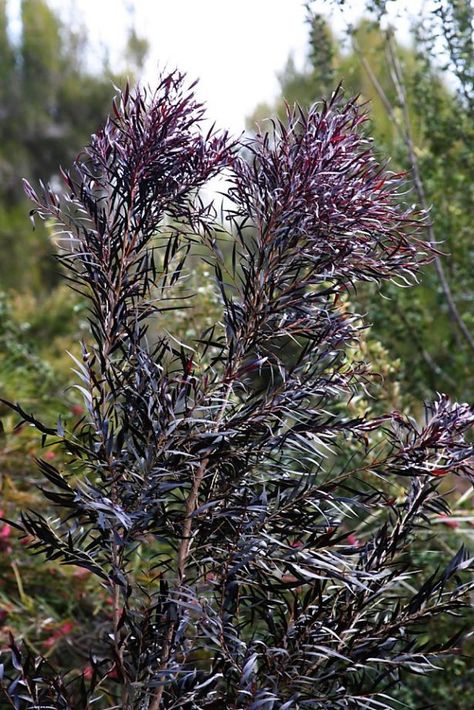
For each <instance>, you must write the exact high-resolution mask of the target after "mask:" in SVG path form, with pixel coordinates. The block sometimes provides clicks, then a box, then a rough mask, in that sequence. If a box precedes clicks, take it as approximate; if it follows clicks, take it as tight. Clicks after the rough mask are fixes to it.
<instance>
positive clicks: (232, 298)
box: [1, 73, 474, 710]
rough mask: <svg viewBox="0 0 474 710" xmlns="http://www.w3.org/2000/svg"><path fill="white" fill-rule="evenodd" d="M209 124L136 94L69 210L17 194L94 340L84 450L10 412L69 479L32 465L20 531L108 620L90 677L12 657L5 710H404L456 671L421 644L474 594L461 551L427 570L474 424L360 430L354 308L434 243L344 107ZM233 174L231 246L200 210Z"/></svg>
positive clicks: (179, 95) (400, 422)
mask: <svg viewBox="0 0 474 710" xmlns="http://www.w3.org/2000/svg"><path fill="white" fill-rule="evenodd" d="M202 118H203V109H202V106H201V105H200V104H199V103H197V102H196V101H195V99H194V96H193V93H192V90H191V89H187V88H186V84H185V81H184V78H183V77H182V76H181V75H180V74H178V73H173V74H170V75H166V76H163V77H162V78H161V80H160V83H159V86H158V89H157V90H156V91H155V92H154V93H151V94H150V93H149V92H147V91H144V90H137V91H136V92H135V93H130V92H129V90H128V89H127V90H125V92H124V93H123V94H122V95H120V96H119V99H118V101H117V102H116V103H115V104H114V107H113V114H112V116H111V117H110V118H109V119H108V121H107V122H106V124H105V127H104V128H103V130H102V131H100V132H99V133H98V134H97V135H94V136H93V137H92V140H91V143H90V145H89V146H88V147H87V148H86V149H85V151H84V152H83V154H82V155H81V156H80V157H79V158H78V160H77V162H76V163H75V165H74V168H73V170H72V171H71V172H70V173H64V174H63V177H64V182H65V189H64V193H62V194H58V193H55V192H53V191H52V190H51V189H49V188H48V187H46V188H44V189H42V190H41V192H39V193H38V192H36V191H35V190H34V189H33V187H31V186H30V185H28V184H27V185H26V190H27V193H28V194H29V196H30V197H31V199H32V200H33V201H34V202H35V203H36V213H37V214H38V215H39V216H40V217H41V218H43V219H46V218H47V219H52V220H53V222H54V223H55V224H56V225H57V226H58V230H59V231H58V240H59V241H60V244H61V247H62V248H61V251H60V253H59V259H60V261H61V262H62V264H63V266H64V268H65V269H66V270H67V272H68V273H69V279H70V281H71V283H72V286H73V288H74V289H76V290H78V291H79V292H80V293H81V294H82V296H83V297H84V298H86V299H88V302H89V313H90V315H89V323H90V336H89V337H88V338H87V339H86V341H85V342H83V344H82V357H81V358H77V359H76V367H77V370H76V372H77V377H78V384H77V388H78V390H79V391H80V392H81V393H82V395H83V398H84V407H85V409H86V413H85V416H84V417H83V418H82V419H81V420H80V421H79V423H78V424H77V425H76V426H75V427H74V428H72V430H68V429H66V427H65V425H64V424H63V422H62V421H61V420H59V421H58V423H57V424H56V425H55V426H52V425H51V424H48V423H43V422H41V421H40V420H39V419H38V418H37V417H36V416H34V415H33V414H29V413H28V412H27V411H25V409H24V408H23V407H22V406H21V405H20V404H11V405H10V406H11V407H13V409H14V410H15V411H16V412H17V413H18V414H19V415H20V417H21V419H22V421H23V422H28V423H29V424H32V425H34V426H35V427H36V428H37V429H38V430H39V432H41V434H42V435H43V440H44V441H46V440H47V441H48V442H51V441H55V442H56V447H57V448H59V447H62V449H63V450H64V452H65V454H67V455H68V457H69V463H68V464H67V465H64V466H60V467H59V466H55V465H54V463H53V462H52V461H50V460H47V459H46V458H43V459H41V460H39V462H38V466H39V470H40V473H41V475H42V476H43V477H44V479H45V483H44V486H43V487H42V489H41V490H42V493H43V495H44V496H45V498H46V499H47V500H48V501H50V502H51V503H52V504H53V505H54V506H56V508H57V512H56V514H54V515H53V514H52V515H50V516H47V515H45V514H42V513H39V512H35V511H32V510H29V511H24V512H23V513H22V514H21V518H20V520H19V521H18V522H14V521H13V522H12V521H9V524H10V525H14V526H15V527H16V528H17V529H19V530H20V531H21V533H22V535H24V536H25V540H26V542H27V544H28V546H29V548H30V549H31V551H32V552H33V553H35V554H39V553H41V554H43V555H44V556H45V557H46V558H47V559H49V560H59V561H60V562H61V564H64V565H74V566H76V567H78V568H82V569H84V570H87V571H88V572H89V573H90V574H91V576H92V578H93V579H95V580H96V584H97V586H99V587H100V586H101V587H103V589H104V590H106V591H107V593H108V594H109V595H110V600H111V607H112V614H111V616H112V618H111V619H110V621H108V622H106V623H105V624H103V625H102V626H101V627H100V628H99V629H97V635H96V638H95V639H94V642H93V643H92V644H91V648H90V658H89V661H88V663H87V664H86V665H85V667H84V668H83V670H82V673H79V674H77V673H76V674H74V673H66V674H64V673H59V672H58V671H57V670H56V669H55V667H54V664H53V663H52V662H50V661H49V660H48V661H47V660H45V659H44V658H41V657H40V656H37V655H35V653H34V652H32V651H31V650H30V649H28V648H23V647H21V643H20V641H18V642H15V641H13V640H12V644H11V653H10V660H11V663H10V665H8V664H7V666H6V669H5V671H4V677H3V681H2V686H1V687H2V690H3V694H4V696H5V698H6V699H8V701H9V702H10V704H11V705H12V706H14V707H17V708H33V707H34V708H36V707H42V708H44V707H54V708H85V707H89V705H91V706H92V704H93V705H94V707H110V708H112V707H114V708H115V707H120V708H148V709H149V710H157V708H224V707H225V708H248V709H249V710H250V709H251V710H257V708H261V709H264V710H270V709H271V708H275V710H276V708H280V709H282V710H283V708H285V709H289V708H355V707H365V708H380V707H391V700H390V688H391V687H393V685H394V684H397V683H399V681H400V678H401V677H402V676H403V673H404V672H414V673H425V672H427V671H429V670H430V669H431V668H432V667H433V666H434V661H435V660H436V659H437V658H439V657H440V656H442V655H443V654H445V653H446V652H447V651H449V650H451V649H453V647H454V646H455V644H456V640H455V639H450V638H446V639H444V640H443V639H432V640H423V641H419V638H420V632H421V631H422V630H423V629H426V628H427V625H428V624H429V622H430V621H431V620H432V619H433V618H434V617H436V616H438V615H442V614H444V615H450V614H451V615H456V614H459V613H460V612H461V611H462V609H463V607H464V606H465V605H466V603H467V595H468V592H469V589H470V588H471V587H470V586H469V583H468V582H466V581H464V580H463V577H462V573H463V570H464V569H465V568H466V567H467V566H468V559H467V555H466V552H465V550H464V549H462V548H461V549H460V550H459V552H458V553H457V554H456V555H455V556H454V558H453V559H450V560H448V561H446V560H444V565H443V566H440V567H439V569H438V570H437V571H436V573H435V574H431V575H429V576H428V577H427V578H424V579H422V578H421V579H420V573H419V570H418V569H417V568H416V567H414V565H413V564H412V563H411V561H410V547H411V543H412V540H413V538H414V536H415V535H420V534H425V533H424V532H423V531H424V530H425V529H426V528H428V529H429V527H430V525H431V522H432V521H433V520H435V519H437V516H439V515H444V516H448V515H449V511H448V509H447V504H446V502H445V501H444V499H443V497H442V495H441V494H440V492H439V485H440V482H441V481H443V480H444V477H445V476H446V475H448V474H456V475H458V476H461V477H464V478H468V477H469V475H470V474H472V469H471V468H470V466H471V461H472V453H473V452H472V447H470V446H469V445H468V444H467V443H466V442H465V440H464V434H465V432H466V431H467V430H468V428H469V427H470V426H471V425H472V421H473V416H474V412H473V411H472V409H471V408H470V407H468V405H465V404H452V403H450V402H449V401H448V400H447V398H446V397H444V396H442V395H440V396H438V398H437V400H436V401H435V403H434V404H432V405H430V406H427V408H426V418H425V421H424V422H422V423H420V422H416V421H414V420H412V419H409V418H406V417H404V416H403V415H402V414H401V413H400V412H392V413H391V414H387V415H382V416H378V417H374V418H370V417H369V416H368V415H366V416H360V417H358V418H350V417H348V415H347V411H348V406H347V405H348V403H349V402H350V400H351V399H353V398H354V397H357V396H358V395H359V394H361V393H363V394H364V395H366V393H367V391H368V390H369V389H370V381H371V377H372V373H371V371H370V367H369V366H368V365H367V364H365V363H364V362H362V361H358V359H357V344H358V338H359V334H360V332H361V329H362V327H363V326H362V325H361V319H360V317H359V316H356V315H354V314H352V313H351V312H350V309H348V307H347V302H346V295H347V294H348V293H350V292H351V290H352V289H353V288H355V286H356V284H357V283H360V282H376V283H378V282H381V281H383V280H395V281H398V282H401V283H403V284H406V283H410V282H411V281H412V280H413V279H415V277H416V274H417V273H418V271H419V269H420V267H421V265H422V264H424V263H425V262H427V261H429V259H430V249H429V247H428V246H427V245H426V244H424V243H422V242H420V241H419V240H418V236H417V235H418V230H419V227H420V220H422V216H420V215H419V214H417V213H416V212H414V211H413V210H411V209H405V208H403V207H402V206H401V205H402V196H401V191H402V190H403V189H404V187H405V186H404V183H403V178H402V177H400V176H397V175H393V174H391V173H390V172H389V171H388V170H387V169H386V167H384V166H383V165H380V164H379V162H378V161H377V159H376V157H375V155H374V154H373V151H372V148H371V144H370V140H369V139H368V138H367V137H366V136H365V134H364V129H363V124H364V122H365V120H366V116H365V114H364V112H363V110H362V109H361V108H360V107H359V106H358V104H357V102H356V101H349V102H344V101H343V99H342V96H341V92H340V90H337V91H336V92H335V93H334V95H333V96H332V98H331V100H330V101H329V102H328V103H322V104H321V105H319V106H315V107H313V108H312V109H311V110H310V111H309V113H308V114H307V115H304V114H303V113H302V112H301V111H299V110H298V109H295V110H290V111H289V112H288V120H287V123H286V124H285V125H284V124H282V123H276V124H275V125H274V126H273V130H272V132H271V133H270V134H265V135H258V136H257V137H256V138H255V139H251V140H248V141H243V143H241V144H239V143H235V142H232V141H231V140H230V139H229V138H228V136H227V135H226V134H225V133H217V132H215V131H214V129H210V130H209V131H207V132H205V131H204V130H203V128H202V123H201V122H202ZM219 174H222V175H223V176H224V177H225V179H226V180H227V187H228V189H227V198H226V200H225V201H224V203H223V205H222V206H221V210H220V213H221V214H222V215H223V218H222V219H220V220H219V219H218V215H219V210H218V209H217V207H215V206H213V203H212V201H211V202H206V201H205V200H204V198H203V197H202V193H200V192H199V191H200V188H201V187H202V186H204V185H205V184H206V183H207V181H208V180H209V179H211V178H214V177H215V176H217V175H219ZM191 258H194V259H203V260H204V261H205V262H207V264H208V265H209V269H210V270H211V271H212V273H213V275H214V283H215V288H216V290H217V294H218V296H219V299H220V310H221V320H219V321H218V322H216V323H215V324H213V325H212V326H211V327H207V328H206V329H205V331H204V332H203V333H202V334H200V336H199V337H197V338H196V339H195V340H194V341H192V342H187V343H182V342H180V341H178V340H176V338H174V337H173V335H172V334H168V333H167V332H164V331H163V330H160V327H159V324H160V318H161V317H162V314H163V313H164V312H165V311H167V310H169V309H178V308H180V307H186V306H187V304H188V301H189V300H190V296H191V295H192V294H188V293H186V288H185V287H183V284H184V285H185V283H186V274H187V264H188V260H189V259H191ZM206 288H207V284H206ZM191 300H192V299H191ZM167 322H168V323H169V318H168V320H167ZM156 324H158V326H157V325H156ZM152 333H153V336H152ZM444 519H446V518H444ZM71 631H72V627H71V628H70V627H68V631H67V632H68V633H70V632H71Z"/></svg>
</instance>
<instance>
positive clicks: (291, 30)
mask: <svg viewBox="0 0 474 710" xmlns="http://www.w3.org/2000/svg"><path fill="white" fill-rule="evenodd" d="M426 1H427V0H393V1H392V3H391V6H392V10H393V13H396V12H397V10H400V9H402V8H404V7H405V6H406V5H409V6H410V7H412V8H413V7H414V6H416V5H420V3H423V2H426ZM19 2H20V0H9V7H10V13H11V16H13V17H14V16H15V15H16V16H18V12H17V10H16V11H15V8H18V5H19ZM49 2H50V3H51V5H52V6H53V7H55V8H57V9H59V11H60V13H61V14H62V16H63V17H64V19H65V21H66V22H74V19H73V18H74V17H76V18H77V19H76V21H80V22H82V23H83V24H85V25H86V27H87V31H88V35H89V37H90V39H91V41H92V42H93V44H94V45H96V46H97V45H99V44H102V45H103V46H106V47H108V48H109V50H110V56H111V60H112V63H113V62H114V61H120V56H119V54H118V52H119V49H120V47H123V46H124V41H125V31H126V27H127V24H128V25H129V24H130V14H128V13H127V6H128V7H133V15H134V23H135V28H136V30H137V33H138V34H139V36H143V37H146V38H147V39H148V40H149V42H150V56H149V60H148V63H147V67H146V71H145V80H146V81H148V82H149V83H150V84H151V85H153V83H154V77H155V76H156V74H157V72H158V67H161V68H163V67H166V66H167V67H168V68H169V69H171V68H178V69H180V70H183V71H185V72H186V73H187V74H188V76H189V78H190V79H192V80H194V79H196V78H199V80H200V81H199V86H198V88H197V94H198V97H199V99H200V100H202V101H204V102H205V103H206V104H207V107H208V115H209V117H210V118H211V119H212V120H215V121H216V123H217V124H218V125H219V126H220V127H222V128H228V129H230V130H231V131H232V132H234V133H240V132H241V131H242V130H243V129H244V127H245V118H246V116H248V115H249V114H251V113H252V111H253V109H254V108H255V107H256V105H257V104H258V103H260V102H263V101H265V102H267V103H271V101H272V99H274V98H275V97H276V96H277V95H278V93H279V84H278V80H277V74H278V73H279V72H280V71H281V70H282V69H283V67H284V66H285V64H286V61H287V59H288V56H289V54H290V53H292V54H293V56H294V58H295V61H296V64H297V65H298V66H301V65H302V64H303V62H304V59H305V56H306V48H307V37H308V27H307V25H306V24H305V9H304V2H303V0H49ZM363 4H364V2H363V0H352V2H351V5H352V6H353V9H352V10H347V9H346V10H345V11H344V15H341V13H339V12H337V11H335V13H334V14H333V16H332V20H331V24H332V26H334V27H336V29H342V27H343V25H344V24H345V23H347V22H348V21H354V20H355V19H356V18H357V16H358V14H359V12H360V8H361V6H363ZM315 6H316V8H317V9H318V10H319V11H324V12H325V13H328V12H329V11H330V3H328V2H327V1H326V2H325V0H318V2H316V3H315ZM71 8H74V10H71ZM395 22H397V20H395ZM398 23H399V21H398ZM402 32H403V27H402Z"/></svg>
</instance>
